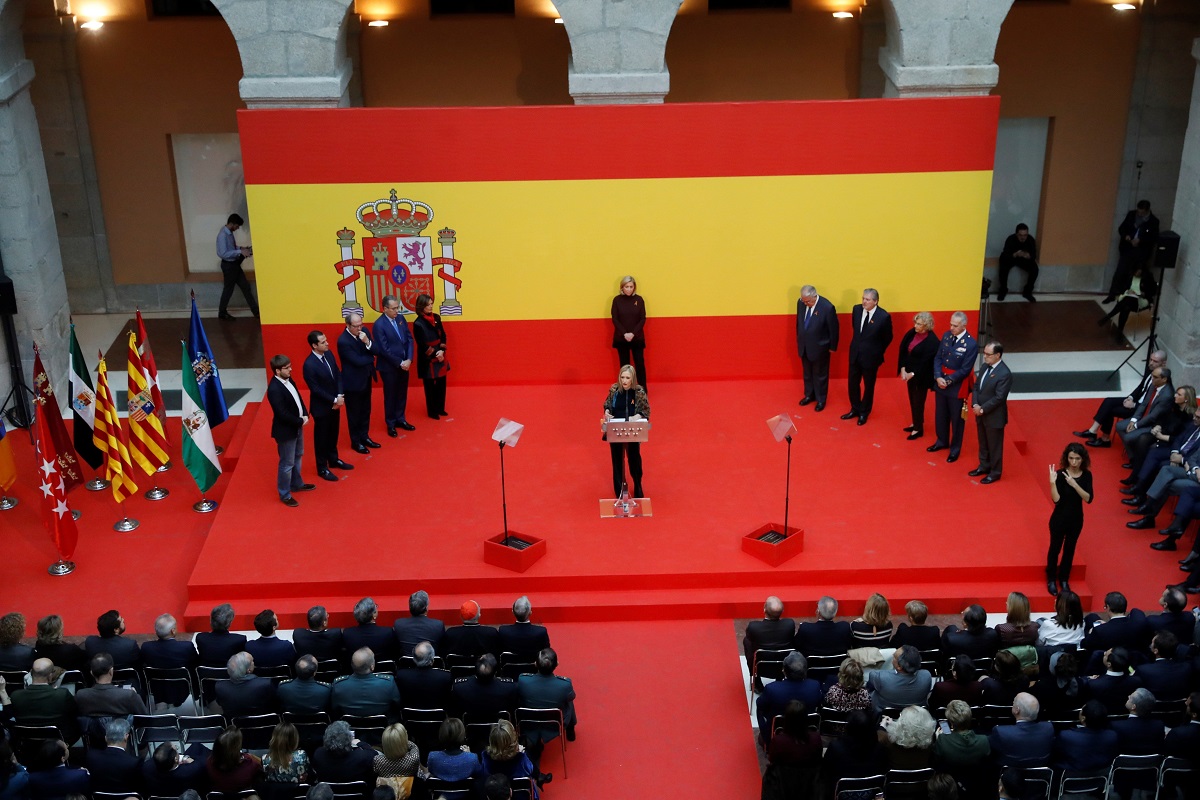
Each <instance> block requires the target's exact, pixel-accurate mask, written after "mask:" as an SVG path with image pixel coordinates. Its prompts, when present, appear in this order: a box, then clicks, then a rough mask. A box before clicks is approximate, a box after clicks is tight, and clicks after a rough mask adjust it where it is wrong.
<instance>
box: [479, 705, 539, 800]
mask: <svg viewBox="0 0 1200 800" xmlns="http://www.w3.org/2000/svg"><path fill="white" fill-rule="evenodd" d="M479 760H480V761H481V762H482V763H483V773H484V774H483V778H484V779H485V780H486V779H487V777H488V776H489V775H495V774H497V773H499V774H501V775H505V776H507V777H508V778H509V780H511V779H513V778H533V780H534V783H536V784H537V786H538V788H541V786H542V784H543V783H549V782H550V781H552V780H553V779H554V776H553V775H550V774H544V775H543V774H541V773H539V772H537V771H536V770H535V769H534V767H533V762H532V761H530V760H529V756H527V755H525V748H524V747H521V745H519V744H518V743H517V731H516V728H514V727H513V725H512V723H511V722H509V721H508V720H506V719H502V720H500V721H499V722H497V723H496V724H495V725H493V726H492V732H491V734H490V735H489V736H488V744H487V747H486V748H485V749H484V751H483V753H481V754H480V756H479ZM534 797H535V798H536V797H537V791H536V790H535V791H534Z"/></svg>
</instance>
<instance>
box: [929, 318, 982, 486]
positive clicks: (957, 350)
mask: <svg viewBox="0 0 1200 800" xmlns="http://www.w3.org/2000/svg"><path fill="white" fill-rule="evenodd" d="M977 351H978V346H977V345H976V343H975V339H974V338H972V337H971V334H969V333H967V315H966V314H964V313H963V312H961V311H955V312H954V313H953V314H951V315H950V330H948V331H946V333H945V334H943V335H942V341H941V343H940V344H939V345H938V352H937V355H936V356H934V357H933V378H934V384H935V387H934V390H933V404H934V410H935V411H936V412H937V413H936V414H935V416H934V426H935V429H936V430H937V441H935V442H934V443H933V444H931V445H929V447H926V448H925V451H926V452H928V453H936V452H938V451H939V450H945V449H946V448H949V449H950V454H949V455H948V456H946V461H947V462H949V463H951V464H953V463H954V462H955V461H958V454H959V452H961V451H962V440H963V418H962V406H963V402H964V401H965V400H966V398H967V395H968V394H969V393H970V391H971V379H972V378H973V377H974V372H973V370H974V369H975V354H976V352H977Z"/></svg>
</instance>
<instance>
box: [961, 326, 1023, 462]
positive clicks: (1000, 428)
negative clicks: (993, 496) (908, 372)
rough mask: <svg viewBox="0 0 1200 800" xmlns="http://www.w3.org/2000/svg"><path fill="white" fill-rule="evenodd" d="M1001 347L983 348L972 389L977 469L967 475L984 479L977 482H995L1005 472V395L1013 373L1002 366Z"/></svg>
mask: <svg viewBox="0 0 1200 800" xmlns="http://www.w3.org/2000/svg"><path fill="white" fill-rule="evenodd" d="M1003 358H1004V345H1002V344H1000V342H997V341H991V342H988V343H987V344H986V345H984V348H983V369H982V370H980V372H979V377H978V378H976V379H975V388H974V389H972V394H973V395H974V402H973V403H972V405H971V413H973V414H974V415H975V431H976V433H978V434H979V466H977V467H976V468H975V469H973V470H971V471H970V472H968V473H967V474H968V475H970V476H971V477H972V478H977V477H979V476H980V475H982V476H983V480H981V481H980V483H984V484H986V483H995V482H996V481H998V480H1000V473H1001V472H1003V471H1004V426H1005V425H1007V424H1008V393H1009V390H1011V389H1012V372H1010V371H1009V369H1008V365H1007V364H1005V363H1004V361H1003Z"/></svg>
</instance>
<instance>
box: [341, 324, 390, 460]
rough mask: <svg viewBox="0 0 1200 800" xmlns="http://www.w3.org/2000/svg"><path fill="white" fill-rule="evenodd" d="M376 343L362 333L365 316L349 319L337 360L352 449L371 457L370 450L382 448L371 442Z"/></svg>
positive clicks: (365, 333)
mask: <svg viewBox="0 0 1200 800" xmlns="http://www.w3.org/2000/svg"><path fill="white" fill-rule="evenodd" d="M372 344H374V342H372V341H371V336H370V334H368V333H367V332H366V331H365V330H363V318H362V314H355V313H353V312H351V313H350V314H347V315H346V330H344V331H342V333H341V335H340V336H338V341H337V350H338V357H339V358H341V359H342V389H343V391H344V392H345V395H346V429H347V430H349V432H350V446H351V447H353V448H354V452H356V453H363V454H364V455H365V454H366V453H369V452H370V451H369V450H368V449H367V448H368V447H381V445H380V444H379V442H376V441H374V440H372V439H371V436H370V432H369V430H370V427H371V377H372V376H373V375H374V374H375V353H374V351H373V350H372V349H371V346H372Z"/></svg>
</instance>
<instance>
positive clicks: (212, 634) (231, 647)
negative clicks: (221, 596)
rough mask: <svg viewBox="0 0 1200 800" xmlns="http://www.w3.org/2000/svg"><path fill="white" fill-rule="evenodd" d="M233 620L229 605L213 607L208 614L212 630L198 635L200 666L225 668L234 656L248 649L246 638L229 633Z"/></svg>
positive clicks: (223, 604) (238, 634)
mask: <svg viewBox="0 0 1200 800" xmlns="http://www.w3.org/2000/svg"><path fill="white" fill-rule="evenodd" d="M233 618H234V612H233V606H231V605H229V603H222V604H221V605H219V606H213V610H212V611H210V612H209V614H208V625H209V627H210V628H211V629H212V630H211V631H201V632H200V633H197V634H196V650H197V651H198V652H199V662H200V666H202V667H224V666H226V665H227V664H228V663H229V658H230V657H231V656H232V655H234V654H235V653H240V652H242V651H243V650H245V649H246V637H245V636H243V635H242V634H240V633H230V632H229V627H230V626H231V625H232V624H233Z"/></svg>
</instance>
